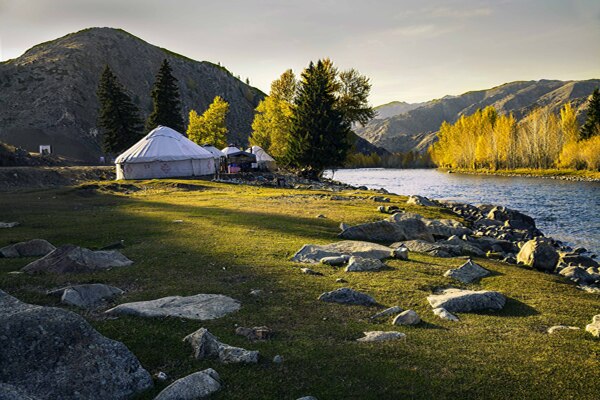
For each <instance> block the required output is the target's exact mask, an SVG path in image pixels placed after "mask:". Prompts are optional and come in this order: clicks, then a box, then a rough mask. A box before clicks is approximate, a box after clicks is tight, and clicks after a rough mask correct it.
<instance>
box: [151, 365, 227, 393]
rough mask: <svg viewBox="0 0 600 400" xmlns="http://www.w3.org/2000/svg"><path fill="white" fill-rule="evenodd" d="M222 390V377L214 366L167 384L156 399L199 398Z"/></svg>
mask: <svg viewBox="0 0 600 400" xmlns="http://www.w3.org/2000/svg"><path fill="white" fill-rule="evenodd" d="M219 390H221V378H220V377H219V374H218V373H217V371H215V370H214V369H212V368H208V369H205V370H204V371H199V372H194V373H193V374H191V375H188V376H185V377H183V378H181V379H178V380H176V381H175V382H173V383H171V384H170V385H169V386H167V387H166V388H165V389H164V390H163V391H162V392H160V393H159V394H158V396H156V397H155V398H154V400H198V399H203V398H205V397H208V396H210V395H211V394H213V393H215V392H218V391H219Z"/></svg>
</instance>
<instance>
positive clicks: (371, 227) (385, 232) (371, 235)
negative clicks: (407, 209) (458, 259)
mask: <svg viewBox="0 0 600 400" xmlns="http://www.w3.org/2000/svg"><path fill="white" fill-rule="evenodd" d="M395 215H398V214H395ZM393 217H394V216H392V217H390V218H393ZM338 236H339V237H340V238H342V239H349V240H365V241H367V242H381V243H394V242H398V241H402V240H416V239H419V240H424V241H427V242H433V236H432V235H431V233H430V232H429V231H428V230H427V227H426V226H425V224H424V223H423V221H421V220H420V219H417V218H410V219H402V220H399V221H395V222H390V221H387V220H384V221H377V222H367V223H365V224H360V225H355V226H351V227H349V228H348V229H346V230H344V231H343V232H342V233H340V234H339V235H338Z"/></svg>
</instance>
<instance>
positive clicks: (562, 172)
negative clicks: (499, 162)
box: [441, 168, 600, 181]
mask: <svg viewBox="0 0 600 400" xmlns="http://www.w3.org/2000/svg"><path fill="white" fill-rule="evenodd" d="M441 169H442V170H447V169H446V168H441ZM451 170H452V171H453V172H459V173H467V174H490V175H508V176H514V175H522V176H540V177H547V178H561V179H564V178H580V179H584V180H595V181H600V171H589V170H580V169H558V168H550V169H535V168H517V169H500V170H491V169H486V168H480V169H475V170H473V169H466V168H452V169H451Z"/></svg>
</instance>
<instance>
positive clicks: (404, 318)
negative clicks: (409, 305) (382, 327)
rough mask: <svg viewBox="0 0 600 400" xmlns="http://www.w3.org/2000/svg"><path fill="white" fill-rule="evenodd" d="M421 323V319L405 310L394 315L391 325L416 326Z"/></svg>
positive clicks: (414, 313)
mask: <svg viewBox="0 0 600 400" xmlns="http://www.w3.org/2000/svg"><path fill="white" fill-rule="evenodd" d="M419 322H421V318H419V316H418V315H417V313H416V312H415V311H413V310H406V311H403V312H401V313H400V314H398V315H396V318H394V320H393V321H392V325H417V324H418V323H419Z"/></svg>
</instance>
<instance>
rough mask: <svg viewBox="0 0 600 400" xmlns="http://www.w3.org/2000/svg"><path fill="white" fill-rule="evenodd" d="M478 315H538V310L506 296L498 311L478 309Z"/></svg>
mask: <svg viewBox="0 0 600 400" xmlns="http://www.w3.org/2000/svg"><path fill="white" fill-rule="evenodd" d="M476 314H479V315H496V316H498V315H500V316H504V317H531V316H534V315H539V314H540V312H539V311H537V310H536V309H535V308H533V307H531V306H529V305H527V304H525V303H523V302H522V301H519V300H516V299H513V298H510V297H508V298H507V299H506V304H505V305H504V308H503V309H502V310H500V311H480V312H477V313H476Z"/></svg>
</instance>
